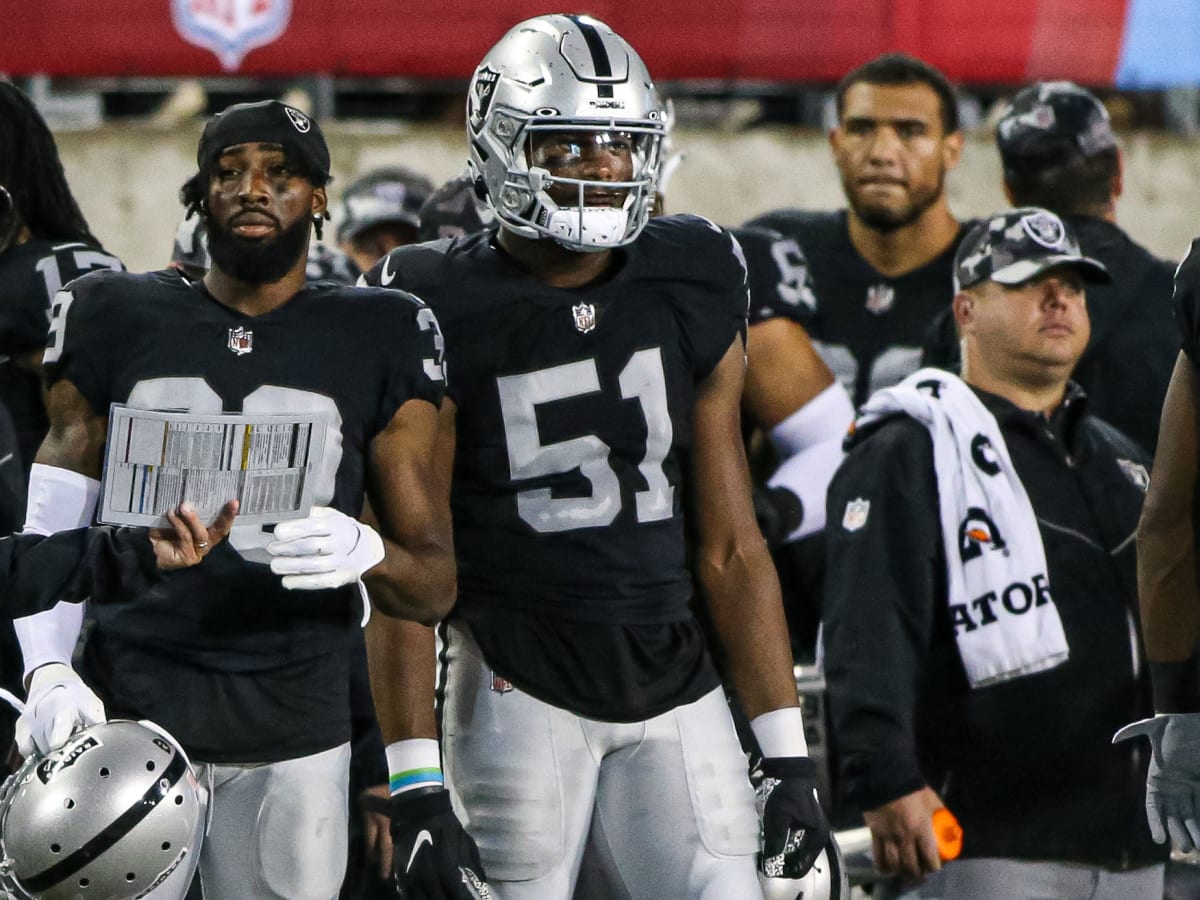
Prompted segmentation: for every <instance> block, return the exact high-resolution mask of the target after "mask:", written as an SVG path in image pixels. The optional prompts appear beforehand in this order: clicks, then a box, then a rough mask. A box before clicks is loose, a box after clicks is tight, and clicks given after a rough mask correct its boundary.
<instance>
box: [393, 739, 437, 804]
mask: <svg viewBox="0 0 1200 900" xmlns="http://www.w3.org/2000/svg"><path fill="white" fill-rule="evenodd" d="M385 752H386V753H387V762H388V790H389V792H390V793H391V795H392V796H393V797H395V796H396V795H397V794H403V793H405V792H406V791H413V790H416V789H417V788H425V787H439V788H440V787H443V786H444V785H445V779H444V778H443V777H442V755H441V753H440V752H439V751H438V742H437V741H435V740H433V739H432V738H409V739H408V740H404V741H396V742H395V743H394V744H388V745H387V748H386V750H385Z"/></svg>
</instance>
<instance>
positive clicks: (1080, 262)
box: [954, 206, 1112, 293]
mask: <svg viewBox="0 0 1200 900" xmlns="http://www.w3.org/2000/svg"><path fill="white" fill-rule="evenodd" d="M1063 265H1069V266H1073V267H1075V268H1076V269H1078V270H1079V271H1080V273H1081V274H1082V275H1083V277H1084V278H1085V279H1087V280H1088V281H1094V282H1108V281H1111V280H1112V278H1111V277H1110V276H1109V274H1108V269H1106V268H1105V267H1104V265H1103V263H1101V262H1099V261H1098V260H1095V259H1092V258H1091V257H1089V256H1084V255H1083V253H1082V251H1081V250H1080V249H1079V241H1078V240H1076V238H1075V234H1074V233H1073V232H1072V231H1071V228H1070V226H1068V225H1067V223H1066V222H1064V221H1063V220H1062V219H1060V218H1059V217H1058V216H1056V215H1055V214H1054V213H1052V212H1050V211H1049V210H1045V209H1038V208H1037V207H1034V206H1026V207H1022V208H1020V209H1011V210H1009V211H1008V212H1003V213H998V214H997V215H994V216H992V217H991V218H989V219H984V220H981V221H979V222H977V223H975V225H973V226H972V227H971V229H970V230H969V231H968V232H967V234H966V235H965V236H964V237H963V239H962V241H961V242H960V243H959V245H958V252H957V253H955V254H954V292H955V293H958V292H959V291H961V290H963V289H964V288H969V287H972V286H974V285H976V284H979V283H980V282H982V281H987V280H989V279H990V280H992V281H995V282H997V283H999V284H1004V285H1017V284H1022V283H1023V282H1026V281H1028V280H1029V279H1030V278H1033V277H1035V276H1037V275H1040V274H1041V273H1042V272H1044V271H1046V269H1049V268H1052V267H1054V266H1063Z"/></svg>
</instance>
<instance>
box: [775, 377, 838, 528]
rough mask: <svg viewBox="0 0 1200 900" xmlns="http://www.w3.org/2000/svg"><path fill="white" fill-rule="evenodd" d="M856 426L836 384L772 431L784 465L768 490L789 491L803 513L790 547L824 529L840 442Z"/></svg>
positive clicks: (777, 470)
mask: <svg viewBox="0 0 1200 900" xmlns="http://www.w3.org/2000/svg"><path fill="white" fill-rule="evenodd" d="M853 421H854V405H853V404H852V403H851V402H850V396H849V395H848V394H847V393H846V390H845V388H843V387H842V386H841V385H840V384H837V383H834V384H832V385H830V386H829V387H827V388H825V390H823V391H822V392H821V393H819V394H817V396H815V397H813V399H812V400H810V401H809V402H808V403H806V404H805V405H804V406H802V407H800V409H798V410H796V411H795V412H794V413H792V414H791V415H790V416H788V417H787V418H786V419H784V420H783V421H782V422H780V423H779V424H778V425H776V426H775V427H774V428H773V429H771V443H772V444H774V445H775V450H776V452H778V453H779V455H780V456H781V457H783V463H782V464H781V465H780V466H779V468H778V469H776V470H775V472H774V474H772V475H771V477H770V478H768V479H767V485H768V486H769V487H782V488H786V489H787V490H789V491H791V492H792V493H793V494H795V495H796V496H797V497H799V498H800V504H801V506H802V507H803V508H804V517H803V518H802V519H801V520H800V525H799V527H798V528H796V530H795V531H793V532H792V533H791V534H789V535H788V536H787V540H788V542H791V541H798V540H800V538H804V537H808V536H809V535H810V534H816V533H817V532H818V531H821V530H822V529H823V528H824V527H825V494H826V492H827V491H828V490H829V482H830V481H832V480H833V475H834V473H835V472H836V471H837V470H838V466H840V465H841V464H842V459H843V457H844V456H845V453H843V451H842V441H843V440H845V437H846V431H847V429H848V428H849V427H850V425H851V423H852V422H853Z"/></svg>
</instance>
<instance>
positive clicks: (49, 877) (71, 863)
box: [19, 753, 187, 894]
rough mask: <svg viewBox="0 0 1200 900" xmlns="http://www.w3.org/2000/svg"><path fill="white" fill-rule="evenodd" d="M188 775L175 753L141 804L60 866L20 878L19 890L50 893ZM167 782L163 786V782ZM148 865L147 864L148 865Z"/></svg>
mask: <svg viewBox="0 0 1200 900" xmlns="http://www.w3.org/2000/svg"><path fill="white" fill-rule="evenodd" d="M186 771H187V762H185V761H184V758H183V754H182V753H176V754H175V758H174V759H172V760H171V762H170V764H169V765H168V766H167V768H166V769H165V770H164V771H163V773H162V776H161V777H160V778H157V779H155V781H154V784H152V785H150V787H149V788H148V789H147V790H146V793H145V794H143V795H142V799H141V802H139V803H134V804H133V805H132V806H130V807H129V809H127V810H125V812H123V813H121V815H119V816H117V818H115V819H114V820H113V821H112V823H111V824H110V825H109V826H108V827H107V828H105V829H104V830H103V831H101V832H100V833H99V834H97V835H96V836H95V837H94V838H92V839H91V840H90V841H88V842H87V843H86V844H84V845H83V846H82V847H80V848H79V849H78V850H76V851H75V852H74V853H72V854H71V855H70V856H68V857H66V858H65V859H63V860H60V861H59V862H56V863H55V864H54V865H52V866H51V867H50V868H48V869H46V870H44V871H42V872H38V873H37V874H36V875H31V876H29V877H28V878H20V879H19V881H20V882H21V887H23V888H24V889H25V890H27V891H29V892H30V893H32V894H36V893H38V892H40V891H45V890H49V889H50V888H52V887H54V886H55V885H57V884H60V883H62V882H63V881H66V880H67V879H68V878H70V877H71V876H72V875H73V874H75V873H76V872H78V871H79V870H80V869H82V868H83V867H84V866H86V865H87V864H88V863H90V862H91V861H92V860H94V859H96V858H97V857H98V856H100V854H102V853H104V851H106V850H108V849H109V848H111V847H112V846H113V845H114V844H116V843H117V841H119V840H121V838H123V837H125V835H127V834H129V832H131V831H132V830H133V829H134V828H135V827H136V826H137V825H138V823H140V822H141V821H142V820H143V819H145V818H146V816H148V815H150V813H151V812H153V811H154V808H155V807H156V806H158V804H160V803H161V802H162V801H163V800H165V799H166V796H167V794H169V793H170V791H171V788H173V787H174V786H175V784H176V782H178V781H179V779H180V778H182V777H183V773H184V772H186ZM164 781H165V782H166V784H165V785H164V784H163V782H164ZM147 864H151V863H149V861H147Z"/></svg>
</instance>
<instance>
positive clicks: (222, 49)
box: [171, 0, 292, 72]
mask: <svg viewBox="0 0 1200 900" xmlns="http://www.w3.org/2000/svg"><path fill="white" fill-rule="evenodd" d="M291 17H292V0H254V2H252V3H248V2H246V0H171V21H172V22H174V24H175V30H176V31H178V32H179V36H180V37H182V38H183V39H184V40H185V41H187V42H188V43H189V44H195V45H196V46H197V47H203V48H204V49H205V50H211V51H212V52H213V53H215V54H216V55H217V59H219V60H220V61H221V68H223V69H225V70H226V71H227V72H232V71H233V70H234V69H236V68H237V67H238V66H239V65H240V64H241V62H242V59H243V58H244V57H245V55H246V54H247V53H249V52H250V51H251V50H253V49H254V48H255V47H263V46H266V45H267V44H270V43H273V42H274V41H275V40H276V39H277V38H278V37H279V36H280V35H281V34H283V32H284V31H285V30H286V29H287V26H288V21H289V20H290V19H291Z"/></svg>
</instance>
